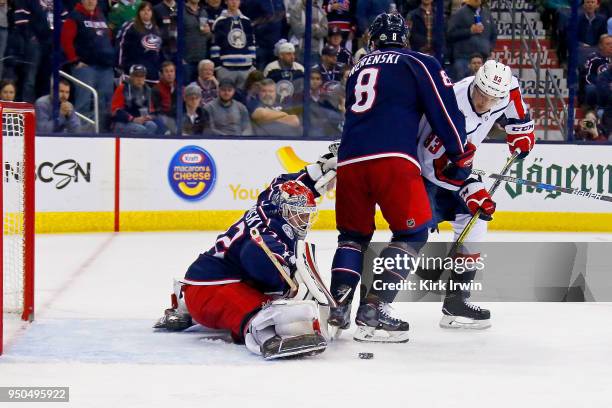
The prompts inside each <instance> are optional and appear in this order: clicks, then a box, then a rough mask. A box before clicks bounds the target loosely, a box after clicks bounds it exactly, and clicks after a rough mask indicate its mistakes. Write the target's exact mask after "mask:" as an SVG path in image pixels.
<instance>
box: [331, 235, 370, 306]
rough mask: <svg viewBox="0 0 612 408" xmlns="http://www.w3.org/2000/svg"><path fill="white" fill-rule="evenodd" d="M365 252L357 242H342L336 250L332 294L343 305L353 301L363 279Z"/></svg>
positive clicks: (333, 264)
mask: <svg viewBox="0 0 612 408" xmlns="http://www.w3.org/2000/svg"><path fill="white" fill-rule="evenodd" d="M362 263H363V250H362V247H361V245H360V244H358V243H356V242H341V243H340V244H339V245H338V249H336V254H335V255H334V260H333V262H332V270H331V275H332V277H331V287H330V289H331V293H332V296H333V297H334V299H335V300H336V301H337V302H339V303H342V302H344V301H345V299H352V298H353V295H354V294H355V288H356V287H357V285H358V284H359V280H360V279H361V270H362Z"/></svg>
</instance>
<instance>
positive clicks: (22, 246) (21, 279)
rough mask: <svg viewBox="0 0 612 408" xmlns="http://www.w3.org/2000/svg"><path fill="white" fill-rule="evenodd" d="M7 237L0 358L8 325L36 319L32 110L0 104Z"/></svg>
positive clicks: (0, 289) (2, 241)
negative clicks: (14, 320)
mask: <svg viewBox="0 0 612 408" xmlns="http://www.w3.org/2000/svg"><path fill="white" fill-rule="evenodd" d="M0 116H1V117H2V121H1V125H0V126H1V127H2V140H1V141H0V155H1V156H2V183H1V184H0V186H1V187H0V191H1V192H2V194H1V196H2V200H0V208H1V209H2V220H3V231H2V232H3V233H2V235H0V246H1V247H2V251H0V257H1V261H0V277H1V279H0V296H1V298H0V311H1V312H2V313H1V314H0V353H2V348H3V347H2V346H3V340H4V339H3V332H4V321H5V320H6V319H9V318H10V317H11V316H16V317H20V318H21V319H23V320H28V321H32V320H33V319H34V179H35V172H36V170H35V162H34V128H35V119H34V108H33V107H32V105H29V104H26V103H8V102H2V101H0Z"/></svg>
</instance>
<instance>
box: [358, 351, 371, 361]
mask: <svg viewBox="0 0 612 408" xmlns="http://www.w3.org/2000/svg"><path fill="white" fill-rule="evenodd" d="M359 358H360V359H362V360H371V359H373V358H374V353H359Z"/></svg>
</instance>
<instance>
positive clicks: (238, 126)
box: [204, 79, 253, 136]
mask: <svg viewBox="0 0 612 408" xmlns="http://www.w3.org/2000/svg"><path fill="white" fill-rule="evenodd" d="M235 92H236V90H235V88H234V83H233V82H232V81H231V80H228V79H222V80H221V81H219V96H218V97H217V98H216V99H214V100H213V101H212V102H210V103H208V104H206V106H204V109H205V110H206V112H208V116H209V118H210V131H211V132H212V133H213V134H215V135H223V136H245V135H252V134H253V128H252V127H251V120H250V118H249V112H248V111H247V108H246V106H244V105H243V104H242V103H240V102H238V101H237V100H235V99H234V94H235Z"/></svg>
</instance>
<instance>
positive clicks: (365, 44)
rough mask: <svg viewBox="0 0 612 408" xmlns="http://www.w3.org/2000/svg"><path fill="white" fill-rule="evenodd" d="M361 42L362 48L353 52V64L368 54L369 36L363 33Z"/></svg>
mask: <svg viewBox="0 0 612 408" xmlns="http://www.w3.org/2000/svg"><path fill="white" fill-rule="evenodd" d="M361 42H362V44H363V46H362V47H361V48H359V49H358V50H357V52H355V55H354V56H353V61H355V64H356V63H358V62H359V60H360V59H362V58H363V57H364V55H367V54H368V53H369V52H370V45H369V42H370V34H369V33H367V32H366V33H364V34H363V36H362V37H361Z"/></svg>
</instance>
